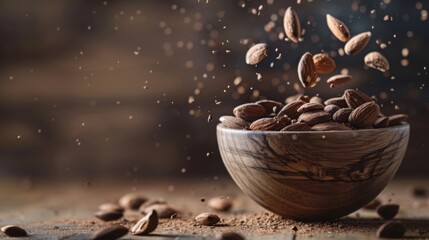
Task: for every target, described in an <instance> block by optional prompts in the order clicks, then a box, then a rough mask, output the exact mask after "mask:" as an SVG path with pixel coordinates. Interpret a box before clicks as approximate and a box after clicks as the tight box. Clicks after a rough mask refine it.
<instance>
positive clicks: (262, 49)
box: [246, 43, 268, 65]
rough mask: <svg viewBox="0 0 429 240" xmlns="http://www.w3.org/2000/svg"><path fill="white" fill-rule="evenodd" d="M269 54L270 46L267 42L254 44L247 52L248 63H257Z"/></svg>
mask: <svg viewBox="0 0 429 240" xmlns="http://www.w3.org/2000/svg"><path fill="white" fill-rule="evenodd" d="M267 56H268V46H267V44H265V43H258V44H255V45H253V46H252V47H251V48H250V49H249V50H248V51H247V53H246V63H247V64H249V65H256V64H259V63H260V62H262V60H264V59H265V58H266V57H267Z"/></svg>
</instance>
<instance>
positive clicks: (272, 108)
mask: <svg viewBox="0 0 429 240" xmlns="http://www.w3.org/2000/svg"><path fill="white" fill-rule="evenodd" d="M256 104H259V105H262V106H264V108H265V111H266V112H267V113H273V112H274V113H278V112H279V111H280V110H281V109H282V108H283V107H284V105H283V104H282V103H280V102H277V101H273V100H259V101H257V102H256Z"/></svg>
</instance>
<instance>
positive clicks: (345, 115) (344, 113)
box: [332, 108, 353, 123]
mask: <svg viewBox="0 0 429 240" xmlns="http://www.w3.org/2000/svg"><path fill="white" fill-rule="evenodd" d="M352 112H353V109H351V108H341V109H340V110H338V111H336V112H335V113H334V115H333V116H332V120H334V121H335V122H338V123H347V122H348V121H349V116H350V114H351V113H352Z"/></svg>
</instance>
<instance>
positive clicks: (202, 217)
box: [195, 213, 220, 226]
mask: <svg viewBox="0 0 429 240" xmlns="http://www.w3.org/2000/svg"><path fill="white" fill-rule="evenodd" d="M195 221H196V222H197V223H199V224H201V225H205V226H213V225H215V224H217V223H218V222H219V221H220V218H219V216H218V215H216V214H213V213H201V214H199V215H198V216H196V217H195Z"/></svg>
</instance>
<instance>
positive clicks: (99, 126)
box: [0, 0, 429, 181]
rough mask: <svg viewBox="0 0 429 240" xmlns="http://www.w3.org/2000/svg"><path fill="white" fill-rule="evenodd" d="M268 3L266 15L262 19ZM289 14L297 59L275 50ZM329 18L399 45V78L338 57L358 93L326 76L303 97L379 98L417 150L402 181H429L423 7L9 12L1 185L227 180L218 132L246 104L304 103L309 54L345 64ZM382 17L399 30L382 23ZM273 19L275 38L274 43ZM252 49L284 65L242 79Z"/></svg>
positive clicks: (30, 8) (70, 7)
mask: <svg viewBox="0 0 429 240" xmlns="http://www.w3.org/2000/svg"><path fill="white" fill-rule="evenodd" d="M290 2H291V1H290ZM385 2H388V1H385ZM242 4H244V5H245V6H244V7H241V5H242ZM261 4H263V5H264V7H263V9H262V10H261V11H260V15H257V14H256V15H255V14H252V9H253V8H255V9H257V8H258V6H259V5H261ZM288 4H291V5H293V6H294V7H295V8H296V10H297V11H298V13H299V15H300V18H301V24H302V25H303V27H304V28H305V34H304V42H302V43H300V44H299V47H298V46H297V45H295V44H290V43H289V42H284V41H280V40H278V37H277V36H278V33H280V32H282V31H283V30H282V17H281V16H280V15H282V14H283V12H284V10H285V8H286V7H287V6H289V5H288ZM374 8H376V9H377V11H376V12H375V14H370V11H371V10H372V9H374ZM427 8H428V4H427V3H426V2H424V1H423V2H422V9H427ZM256 12H257V10H256ZM326 13H330V14H332V15H334V16H337V17H339V18H340V19H342V20H343V21H344V22H346V24H347V25H348V26H349V28H350V29H351V31H352V33H354V34H357V33H359V32H362V31H368V30H371V26H374V30H372V32H373V38H372V40H371V42H370V44H369V46H368V47H367V49H366V50H365V52H369V51H371V50H377V49H378V50H379V49H380V48H379V46H378V45H377V44H376V41H375V40H376V39H380V40H381V41H382V42H385V43H388V42H389V41H391V43H390V44H388V47H387V49H384V50H380V51H381V52H382V53H383V54H385V55H386V57H388V59H389V60H390V64H391V68H392V70H391V72H390V74H386V75H383V74H381V73H380V72H377V71H374V70H368V69H365V68H364V66H363V56H364V53H361V54H359V55H358V56H356V57H349V56H344V57H341V56H336V57H335V60H336V61H337V65H338V68H337V71H336V73H339V72H340V71H341V69H343V68H347V69H348V70H349V72H350V74H351V75H352V76H353V77H354V79H353V82H351V83H349V84H347V85H346V86H344V87H342V86H341V87H338V88H335V89H329V87H328V86H326V84H325V83H324V82H323V81H324V80H326V76H324V77H322V81H321V82H320V83H319V85H318V86H317V87H315V88H314V89H310V90H308V91H307V92H306V93H307V94H310V95H313V94H316V93H319V94H320V95H321V96H322V97H325V98H328V97H331V96H338V95H339V94H341V92H342V91H343V90H344V89H346V88H359V89H362V90H364V91H365V92H367V93H369V94H371V95H375V96H377V97H379V98H381V99H380V103H381V104H382V105H383V111H384V112H385V113H387V114H393V113H397V112H403V113H407V114H409V115H410V123H411V127H412V132H411V141H410V144H409V149H408V152H407V155H406V158H405V160H404V163H403V165H402V167H401V169H400V171H399V172H400V174H402V175H407V176H415V175H425V174H427V172H428V171H429V164H428V163H427V161H428V157H429V151H427V147H428V145H429V140H428V139H429V138H428V137H427V134H428V133H429V131H428V130H427V127H426V126H425V125H426V124H427V123H428V122H429V115H428V110H429V94H428V90H427V85H428V73H427V70H426V69H425V66H428V61H427V56H428V55H429V53H428V52H429V50H428V48H427V42H428V41H429V33H428V32H427V29H428V27H429V25H428V21H427V20H424V17H423V20H422V14H423V15H424V13H422V11H421V9H420V5H419V4H418V3H417V1H392V3H389V4H384V3H381V5H380V3H379V2H378V1H377V2H375V1H360V2H359V1H329V2H325V1H315V2H314V3H308V2H307V1H303V3H301V4H300V5H297V4H296V3H295V2H291V3H285V2H284V1H278V0H276V1H274V4H272V5H269V4H267V2H266V1H226V0H225V1H213V0H210V1H208V3H206V1H205V0H201V1H200V2H198V1H191V0H189V1H177V2H176V1H54V0H52V1H26V2H25V3H22V2H21V1H0V47H1V48H0V49H1V51H0V166H1V167H0V177H1V178H18V179H19V178H31V179H55V180H67V179H78V180H81V181H87V180H89V181H93V180H95V179H98V178H108V179H118V180H121V179H136V178H140V177H142V178H143V177H178V176H182V177H190V176H192V177H201V178H202V179H204V178H213V177H215V176H222V175H225V174H226V171H225V170H224V167H223V164H222V162H221V159H220V157H219V154H218V149H217V144H216V139H215V126H216V124H217V119H218V118H219V116H221V115H223V114H230V113H231V109H232V108H233V106H235V105H238V104H240V103H244V102H247V101H250V100H255V99H259V98H264V96H269V97H270V98H273V99H276V100H280V101H282V100H284V99H285V98H286V97H287V96H290V95H294V94H296V90H295V89H294V83H296V82H297V76H296V71H295V69H296V65H297V61H298V59H299V57H300V56H301V55H302V54H303V53H304V52H306V51H310V52H313V53H316V52H320V51H322V50H324V51H326V52H332V54H336V53H337V50H338V48H340V47H342V43H340V42H339V41H337V40H335V39H334V38H333V37H332V36H331V34H330V33H329V30H328V28H327V27H326V24H325V15H326ZM279 14H280V15H279ZM274 15H277V18H276V17H275V16H274ZM385 15H389V16H391V17H392V18H393V21H383V17H384V16H385ZM270 20H273V21H274V22H275V27H274V28H273V29H272V30H270V31H268V32H267V31H265V30H264V27H266V26H265V25H266V24H267V23H268V22H269V21H270ZM410 32H412V35H411V34H410ZM407 33H408V36H407ZM394 35H396V37H395V36H394ZM242 38H249V39H250V40H251V42H267V43H269V44H270V47H271V48H272V50H273V49H274V48H278V49H279V51H280V52H282V58H281V60H275V59H274V58H275V56H271V59H268V60H267V61H265V62H264V63H263V64H261V65H260V66H258V67H257V68H254V67H250V66H246V65H245V63H244V55H245V53H246V50H247V49H248V46H244V45H240V40H241V39H242ZM403 48H408V49H409V51H410V53H409V55H408V57H406V58H405V59H407V60H408V61H409V65H408V66H402V65H401V64H400V62H401V59H404V57H403V56H401V50H402V49H403ZM212 51H215V52H212ZM271 61H273V62H274V63H275V64H274V67H270V62H271ZM257 72H258V73H261V74H262V79H261V81H258V80H257V79H256V75H255V73H257ZM237 76H241V77H242V81H241V83H240V84H239V85H238V86H236V85H235V84H234V79H235V78H236V77H237ZM392 76H394V79H393V80H392V78H391V77H392ZM254 90H258V92H255V91H254ZM237 91H239V92H241V93H242V94H238V93H237ZM190 96H192V97H193V98H194V100H195V101H193V102H192V101H190ZM383 96H387V97H386V98H383ZM190 102H191V103H190ZM395 105H397V107H398V108H399V109H398V110H395V109H394V106H395ZM209 115H212V117H213V121H211V122H207V118H208V116H209Z"/></svg>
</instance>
